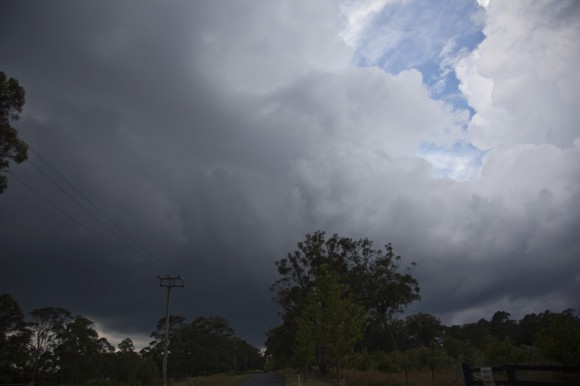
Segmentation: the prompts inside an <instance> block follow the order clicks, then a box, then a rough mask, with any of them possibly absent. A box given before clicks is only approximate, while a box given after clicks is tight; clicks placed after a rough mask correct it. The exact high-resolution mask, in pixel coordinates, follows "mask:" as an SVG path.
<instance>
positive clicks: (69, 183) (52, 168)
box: [28, 145, 158, 260]
mask: <svg viewBox="0 0 580 386" xmlns="http://www.w3.org/2000/svg"><path fill="white" fill-rule="evenodd" d="M28 147H29V149H30V150H31V151H32V152H33V153H34V154H35V155H36V156H37V157H38V158H39V159H40V160H41V161H42V162H44V163H45V164H46V165H47V166H48V167H49V168H50V169H51V170H52V171H53V172H54V173H56V174H57V175H58V176H59V177H60V178H61V179H62V180H63V181H64V182H66V183H67V184H68V185H69V186H70V187H71V188H72V189H73V190H74V191H75V192H76V193H77V194H78V195H79V196H81V197H82V198H83V199H84V200H85V201H86V202H88V203H89V205H90V206H91V207H93V208H94V209H95V210H96V211H97V212H99V213H100V214H101V215H103V217H105V218H106V219H107V221H109V223H111V224H112V225H113V226H114V227H115V228H116V229H118V230H119V231H120V232H121V233H122V234H123V235H124V236H125V237H127V238H128V239H129V240H131V241H132V242H133V243H134V244H135V245H137V246H138V247H139V249H140V250H141V252H143V253H145V254H147V255H149V257H150V258H152V259H154V260H158V258H157V257H156V256H154V255H153V254H151V253H150V252H149V251H148V250H147V249H146V248H145V247H143V245H141V243H139V242H138V241H137V240H135V239H134V238H133V237H131V235H130V234H129V233H127V232H126V231H125V230H124V229H123V228H121V227H120V226H119V225H118V224H117V223H116V222H115V221H114V220H113V219H112V218H111V217H110V216H109V215H107V214H106V213H105V212H104V211H103V210H101V209H100V208H99V207H98V206H97V205H96V204H95V203H94V202H93V201H92V200H91V199H89V198H88V197H87V196H86V195H85V194H83V193H82V192H81V191H80V190H79V189H77V187H76V186H75V185H74V184H73V183H72V182H70V180H69V179H68V178H66V177H65V176H64V175H63V174H62V173H60V172H59V171H58V170H57V169H56V168H55V167H54V166H52V165H51V163H50V162H48V161H47V160H46V159H45V158H44V157H42V156H41V155H40V154H39V153H38V152H37V151H36V150H34V148H33V147H32V146H30V145H28ZM29 162H30V160H29ZM43 174H44V173H43ZM75 202H77V201H76V200H75ZM85 210H86V209H85ZM99 222H100V221H99ZM101 224H102V222H101Z"/></svg>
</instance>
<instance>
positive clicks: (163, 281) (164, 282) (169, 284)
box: [157, 276, 183, 386]
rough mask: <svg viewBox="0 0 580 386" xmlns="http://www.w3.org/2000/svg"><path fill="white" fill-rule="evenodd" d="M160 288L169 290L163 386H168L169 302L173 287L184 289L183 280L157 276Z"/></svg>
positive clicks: (179, 277)
mask: <svg viewBox="0 0 580 386" xmlns="http://www.w3.org/2000/svg"><path fill="white" fill-rule="evenodd" d="M157 278H158V279H159V281H160V283H159V286H160V287H166V288H167V302H166V313H165V344H164V347H165V349H164V350H163V386H167V348H168V347H169V300H170V294H171V289H172V288H173V287H183V278H182V277H181V276H157Z"/></svg>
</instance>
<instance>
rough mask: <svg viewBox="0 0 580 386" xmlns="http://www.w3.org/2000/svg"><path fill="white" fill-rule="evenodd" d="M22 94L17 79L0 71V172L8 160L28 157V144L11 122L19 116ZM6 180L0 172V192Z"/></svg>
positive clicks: (7, 163) (23, 159) (5, 184)
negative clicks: (19, 135)
mask: <svg viewBox="0 0 580 386" xmlns="http://www.w3.org/2000/svg"><path fill="white" fill-rule="evenodd" d="M24 95H25V92H24V89H23V88H22V87H21V86H20V84H19V83H18V81H17V80H16V79H14V78H8V77H7V76H6V74H5V73H4V72H2V71H0V172H2V171H4V170H5V169H7V168H8V166H9V165H10V161H14V162H16V163H21V162H24V161H26V159H27V157H28V145H27V144H26V143H25V142H24V141H23V140H22V139H20V138H19V137H18V132H17V131H16V129H15V128H14V127H12V122H11V121H16V120H18V119H19V118H20V113H21V112H22V106H24ZM6 180H7V179H6V176H5V175H3V174H1V173H0V193H2V192H4V190H6V187H7V182H6Z"/></svg>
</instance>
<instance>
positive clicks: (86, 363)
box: [0, 294, 264, 386]
mask: <svg viewBox="0 0 580 386" xmlns="http://www.w3.org/2000/svg"><path fill="white" fill-rule="evenodd" d="M29 315H30V321H29V322H28V323H27V322H26V321H25V319H24V314H23V312H22V310H21V308H20V306H19V305H18V303H17V302H16V301H15V300H14V299H13V298H12V297H11V296H10V295H9V294H0V383H1V384H15V383H19V384H32V383H33V382H34V384H35V385H54V384H77V385H80V384H87V385H91V386H95V385H101V386H107V385H111V386H113V385H116V386H133V385H144V386H146V385H154V384H156V383H157V382H158V380H159V368H160V366H159V365H158V364H157V363H156V362H159V363H160V359H161V353H162V348H161V349H160V347H162V345H161V344H159V340H160V339H162V336H163V334H161V330H164V321H165V319H162V320H161V321H160V322H159V324H158V326H157V327H158V328H157V331H155V332H154V333H153V334H152V336H154V338H155V339H154V340H153V342H152V343H151V345H150V346H149V347H147V348H145V349H143V350H142V351H141V353H137V352H135V347H134V345H133V342H132V341H131V339H129V338H126V339H124V340H122V341H121V342H120V343H119V345H118V350H115V347H114V346H112V345H111V344H110V343H109V342H108V341H107V340H106V339H105V338H102V337H99V335H98V333H97V331H96V330H95V325H94V323H93V322H92V321H91V320H89V319H87V318H85V317H83V316H80V315H77V316H75V317H74V318H73V317H72V315H71V314H70V312H68V311H67V310H65V309H63V308H60V307H46V308H40V309H36V310H33V311H32V312H30V314H29ZM170 321H171V331H170V332H171V342H170V350H171V356H170V361H169V364H170V369H171V372H172V374H171V373H170V376H171V377H185V376H188V375H189V374H195V375H207V374H212V373H218V372H224V371H227V372H231V371H232V370H233V369H234V364H236V366H237V370H238V371H240V370H243V371H251V370H256V369H258V370H261V369H263V367H264V361H263V357H262V355H261V352H260V350H258V349H257V348H255V347H253V346H251V345H250V344H248V343H247V342H245V341H244V340H243V339H240V338H238V337H236V336H235V334H234V331H233V329H232V328H231V327H230V326H229V323H228V321H227V320H225V319H224V318H222V317H210V318H205V317H200V318H197V319H195V320H194V321H193V322H192V323H189V324H188V323H187V322H186V320H185V318H183V317H179V316H171V317H170Z"/></svg>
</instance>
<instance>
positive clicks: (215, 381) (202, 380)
mask: <svg viewBox="0 0 580 386" xmlns="http://www.w3.org/2000/svg"><path fill="white" fill-rule="evenodd" d="M250 375H251V374H243V375H226V374H217V375H210V376H208V377H192V378H187V379H183V380H180V381H174V382H169V386H235V385H237V384H239V383H242V382H243V381H245V380H246V379H248V378H249V377H250Z"/></svg>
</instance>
